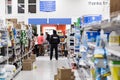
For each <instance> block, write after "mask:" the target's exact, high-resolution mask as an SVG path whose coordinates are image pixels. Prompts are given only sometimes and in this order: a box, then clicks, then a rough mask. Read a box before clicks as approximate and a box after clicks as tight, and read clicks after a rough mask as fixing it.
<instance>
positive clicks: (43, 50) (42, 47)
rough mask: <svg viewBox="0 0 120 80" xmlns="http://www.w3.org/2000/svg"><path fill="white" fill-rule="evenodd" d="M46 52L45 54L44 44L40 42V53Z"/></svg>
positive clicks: (41, 54) (42, 54)
mask: <svg viewBox="0 0 120 80" xmlns="http://www.w3.org/2000/svg"><path fill="white" fill-rule="evenodd" d="M44 54H45V49H44V46H43V44H39V55H40V56H44Z"/></svg>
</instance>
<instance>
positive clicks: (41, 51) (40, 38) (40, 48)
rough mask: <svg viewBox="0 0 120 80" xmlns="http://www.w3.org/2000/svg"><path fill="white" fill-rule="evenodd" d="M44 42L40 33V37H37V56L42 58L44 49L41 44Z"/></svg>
mask: <svg viewBox="0 0 120 80" xmlns="http://www.w3.org/2000/svg"><path fill="white" fill-rule="evenodd" d="M44 42H45V39H44V36H43V33H41V35H40V36H38V46H39V55H41V56H44V54H45V49H44V45H43V43H44Z"/></svg>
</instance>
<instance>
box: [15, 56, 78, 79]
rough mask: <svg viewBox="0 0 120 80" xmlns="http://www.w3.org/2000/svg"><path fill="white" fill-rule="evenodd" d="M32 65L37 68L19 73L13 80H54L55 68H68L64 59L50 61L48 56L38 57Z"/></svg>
mask: <svg viewBox="0 0 120 80" xmlns="http://www.w3.org/2000/svg"><path fill="white" fill-rule="evenodd" d="M34 65H36V66H37V68H36V69H33V70H32V71H21V72H20V73H19V74H18V75H17V76H16V78H15V79H14V80H54V74H56V73H57V67H61V66H65V67H67V68H69V65H68V63H67V59H66V58H59V60H58V61H56V60H55V59H53V60H52V61H50V60H49V57H48V56H44V57H38V58H37V60H36V62H35V63H34ZM77 80H80V79H77Z"/></svg>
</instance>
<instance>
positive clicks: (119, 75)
mask: <svg viewBox="0 0 120 80" xmlns="http://www.w3.org/2000/svg"><path fill="white" fill-rule="evenodd" d="M111 74H112V78H113V79H112V80H120V65H111Z"/></svg>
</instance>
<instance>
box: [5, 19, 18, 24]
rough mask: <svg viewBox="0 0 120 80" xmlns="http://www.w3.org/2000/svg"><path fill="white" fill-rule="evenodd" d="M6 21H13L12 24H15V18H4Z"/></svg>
mask: <svg viewBox="0 0 120 80" xmlns="http://www.w3.org/2000/svg"><path fill="white" fill-rule="evenodd" d="M6 21H10V22H13V24H17V18H11V19H6Z"/></svg>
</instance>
